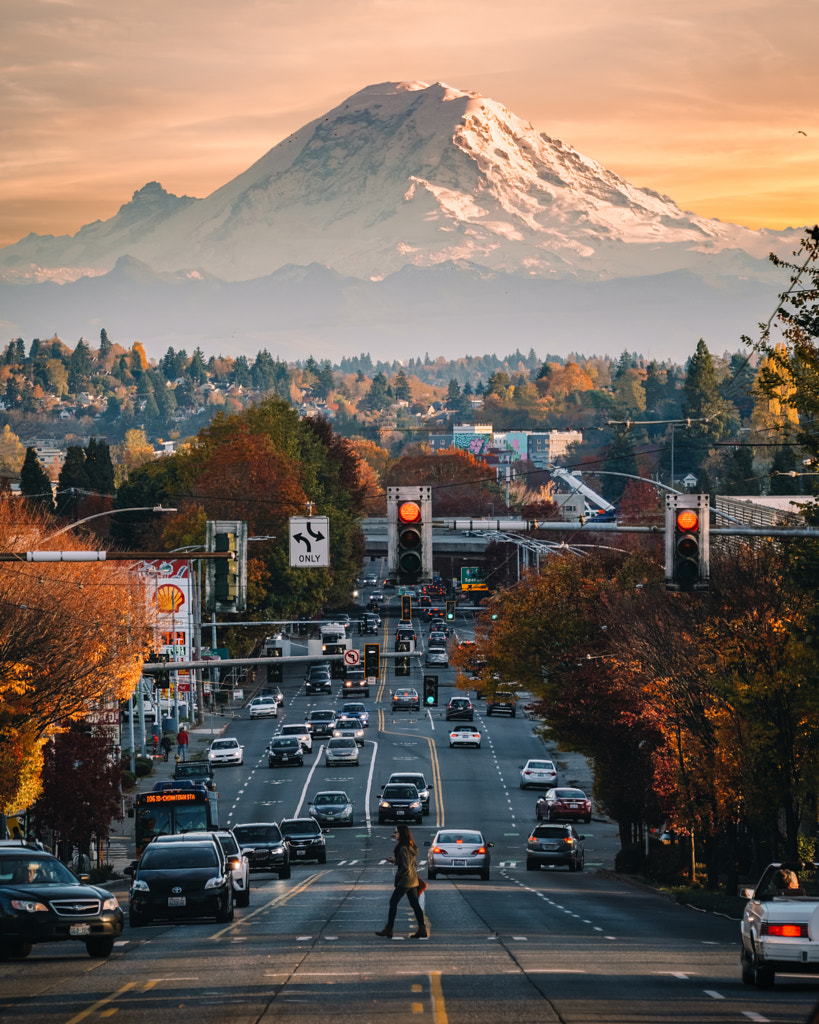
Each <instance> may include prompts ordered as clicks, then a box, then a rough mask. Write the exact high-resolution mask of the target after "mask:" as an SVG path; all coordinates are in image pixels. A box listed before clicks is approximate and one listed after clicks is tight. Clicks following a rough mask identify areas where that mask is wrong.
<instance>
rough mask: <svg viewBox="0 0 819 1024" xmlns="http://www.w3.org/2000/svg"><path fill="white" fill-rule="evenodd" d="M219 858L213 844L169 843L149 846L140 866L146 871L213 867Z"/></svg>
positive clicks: (216, 864)
mask: <svg viewBox="0 0 819 1024" xmlns="http://www.w3.org/2000/svg"><path fill="white" fill-rule="evenodd" d="M218 864H219V860H218V858H217V856H216V851H215V850H214V848H213V846H211V845H210V844H208V843H191V844H190V845H187V846H185V845H182V844H181V843H173V844H172V843H168V844H163V845H158V846H148V848H147V849H146V850H145V852H144V853H143V854H142V860H141V861H140V862H139V866H140V867H141V868H144V869H145V870H146V871H164V870H166V869H168V868H211V867H217V866H218Z"/></svg>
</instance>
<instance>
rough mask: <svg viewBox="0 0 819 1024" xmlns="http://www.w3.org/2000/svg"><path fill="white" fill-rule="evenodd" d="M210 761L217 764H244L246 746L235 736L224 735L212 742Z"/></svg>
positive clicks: (209, 753) (209, 754) (209, 752)
mask: <svg viewBox="0 0 819 1024" xmlns="http://www.w3.org/2000/svg"><path fill="white" fill-rule="evenodd" d="M208 761H209V762H210V763H211V764H212V765H217V764H244V763H245V748H244V747H243V746H242V744H241V743H240V742H239V741H238V740H237V739H236V738H235V737H233V736H222V737H220V738H219V739H216V740H214V741H213V743H211V745H210V750H208Z"/></svg>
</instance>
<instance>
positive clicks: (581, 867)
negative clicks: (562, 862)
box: [577, 853, 586, 871]
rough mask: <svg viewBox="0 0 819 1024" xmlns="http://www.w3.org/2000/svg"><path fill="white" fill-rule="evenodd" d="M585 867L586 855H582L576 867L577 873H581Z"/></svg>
mask: <svg viewBox="0 0 819 1024" xmlns="http://www.w3.org/2000/svg"><path fill="white" fill-rule="evenodd" d="M585 866H586V855H585V853H584V854H583V856H582V857H581V858H580V862H579V864H578V865H577V870H578V871H582V870H583V868H584V867H585Z"/></svg>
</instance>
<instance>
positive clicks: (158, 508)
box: [43, 505, 178, 540]
mask: <svg viewBox="0 0 819 1024" xmlns="http://www.w3.org/2000/svg"><path fill="white" fill-rule="evenodd" d="M177 511H178V509H175V508H165V507H164V506H162V505H140V506H139V507H137V508H109V509H108V511H107V512H97V513H95V514H94V515H93V516H86V517H85V519H78V520H77V521H76V523H69V524H68V526H64V527H63V528H62V529H61V530H56V531H55V532H54V533H50V534H49V535H48V536H47V537H43V540H51V538H52V537H59V536H60V534H61V533H68V531H69V530H73V529H74V527H75V526H82V524H83V523H89V522H90V521H91V520H92V519H100V518H101V517H102V516H114V515H116V514H117V513H118V512H177Z"/></svg>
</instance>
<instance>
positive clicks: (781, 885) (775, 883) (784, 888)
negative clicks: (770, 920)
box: [755, 861, 819, 900]
mask: <svg viewBox="0 0 819 1024" xmlns="http://www.w3.org/2000/svg"><path fill="white" fill-rule="evenodd" d="M755 896H756V899H758V900H772V899H793V898H794V897H798V896H808V897H809V898H811V899H813V900H815V899H817V898H819V870H817V867H816V866H815V865H814V864H811V863H805V864H802V863H801V862H799V861H795V862H793V863H784V864H778V865H777V864H771V865H769V867H768V868H767V869H766V871H765V873H764V875H763V876H762V878H761V879H760V882H759V885H758V886H757V888H756V893H755Z"/></svg>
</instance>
